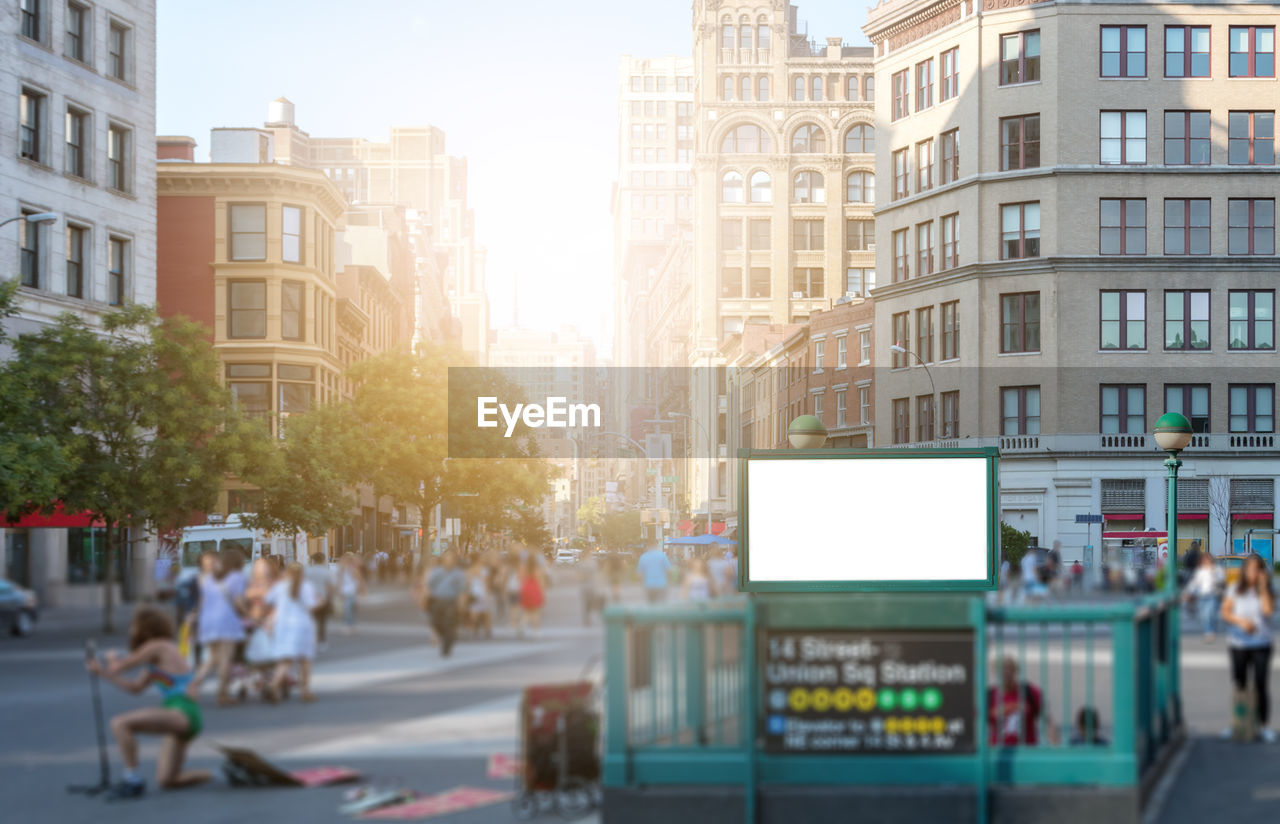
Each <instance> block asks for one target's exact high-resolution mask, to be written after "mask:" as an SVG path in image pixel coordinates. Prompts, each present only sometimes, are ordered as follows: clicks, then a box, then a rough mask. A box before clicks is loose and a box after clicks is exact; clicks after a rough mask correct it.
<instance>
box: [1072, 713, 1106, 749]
mask: <svg viewBox="0 0 1280 824" xmlns="http://www.w3.org/2000/svg"><path fill="white" fill-rule="evenodd" d="M1108 743H1109V742H1108V741H1107V739H1106V736H1104V735H1103V734H1102V717H1101V716H1100V715H1099V714H1098V710H1097V708H1095V707H1089V706H1085V707H1081V708H1080V711H1079V712H1077V713H1076V728H1075V731H1074V732H1072V734H1071V741H1070V744H1071V746H1073V747H1105V746H1107V745H1108Z"/></svg>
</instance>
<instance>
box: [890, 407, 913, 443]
mask: <svg viewBox="0 0 1280 824" xmlns="http://www.w3.org/2000/svg"><path fill="white" fill-rule="evenodd" d="M893 442H894V443H895V444H900V443H911V399H910V398H894V399H893Z"/></svg>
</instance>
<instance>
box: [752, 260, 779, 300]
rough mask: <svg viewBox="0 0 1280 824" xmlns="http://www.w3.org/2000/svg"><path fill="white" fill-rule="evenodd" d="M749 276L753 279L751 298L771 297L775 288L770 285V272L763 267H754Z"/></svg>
mask: <svg viewBox="0 0 1280 824" xmlns="http://www.w3.org/2000/svg"><path fill="white" fill-rule="evenodd" d="M748 274H749V275H750V277H751V297H753V298H767V297H769V295H770V293H771V292H772V291H773V287H772V285H771V284H770V277H769V274H770V273H769V270H768V269H766V268H764V267H761V266H753V267H751V271H750V272H749V273H748Z"/></svg>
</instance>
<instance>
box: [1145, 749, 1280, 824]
mask: <svg viewBox="0 0 1280 824" xmlns="http://www.w3.org/2000/svg"><path fill="white" fill-rule="evenodd" d="M1180 761H1181V763H1175V764H1174V765H1172V767H1173V768H1172V770H1171V771H1170V777H1169V779H1168V780H1167V781H1166V783H1165V784H1164V785H1162V786H1161V787H1160V788H1159V789H1158V790H1157V792H1156V796H1155V797H1154V798H1153V799H1152V801H1153V803H1152V805H1151V807H1150V808H1149V809H1148V813H1147V816H1146V819H1145V820H1146V823H1147V824H1202V823H1203V822H1206V821H1229V822H1232V824H1253V822H1258V824H1263V822H1273V821H1280V747H1276V746H1267V745H1265V744H1237V743H1236V742H1234V741H1228V740H1224V739H1220V738H1211V737H1205V736H1197V737H1194V738H1192V739H1191V740H1190V741H1189V742H1188V745H1187V750H1186V751H1185V754H1184V755H1183V756H1182V757H1181V758H1180Z"/></svg>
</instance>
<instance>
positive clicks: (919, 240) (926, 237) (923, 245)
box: [916, 220, 933, 277]
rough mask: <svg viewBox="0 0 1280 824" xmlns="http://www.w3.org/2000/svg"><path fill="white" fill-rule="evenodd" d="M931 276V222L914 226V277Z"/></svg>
mask: <svg viewBox="0 0 1280 824" xmlns="http://www.w3.org/2000/svg"><path fill="white" fill-rule="evenodd" d="M932 274H933V221H932V220H927V221H925V222H924V223H919V224H917V225H916V277H924V276H925V275H932Z"/></svg>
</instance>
